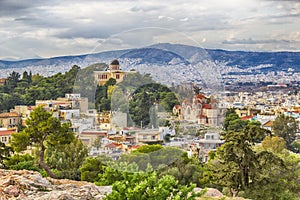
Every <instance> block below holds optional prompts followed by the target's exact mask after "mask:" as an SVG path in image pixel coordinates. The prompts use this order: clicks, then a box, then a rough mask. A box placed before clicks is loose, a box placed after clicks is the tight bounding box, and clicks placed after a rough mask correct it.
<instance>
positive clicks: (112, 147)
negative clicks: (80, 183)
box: [105, 143, 122, 149]
mask: <svg viewBox="0 0 300 200" xmlns="http://www.w3.org/2000/svg"><path fill="white" fill-rule="evenodd" d="M121 146H122V144H117V143H110V144H107V145H105V147H107V148H111V149H116V148H120V147H121Z"/></svg>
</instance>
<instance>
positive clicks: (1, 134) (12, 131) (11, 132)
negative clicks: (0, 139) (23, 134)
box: [0, 130, 16, 136]
mask: <svg viewBox="0 0 300 200" xmlns="http://www.w3.org/2000/svg"><path fill="white" fill-rule="evenodd" d="M13 133H16V131H15V130H0V136H6V135H11V134H13Z"/></svg>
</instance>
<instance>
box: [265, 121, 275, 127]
mask: <svg viewBox="0 0 300 200" xmlns="http://www.w3.org/2000/svg"><path fill="white" fill-rule="evenodd" d="M263 126H264V127H272V126H273V121H267V122H266V123H264V124H263Z"/></svg>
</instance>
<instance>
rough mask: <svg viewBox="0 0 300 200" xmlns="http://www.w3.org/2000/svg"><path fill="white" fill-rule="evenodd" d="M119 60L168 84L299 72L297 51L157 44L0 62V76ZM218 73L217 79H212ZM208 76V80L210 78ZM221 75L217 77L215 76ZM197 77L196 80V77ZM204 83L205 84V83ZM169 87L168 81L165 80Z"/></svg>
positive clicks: (49, 72) (45, 72)
mask: <svg viewBox="0 0 300 200" xmlns="http://www.w3.org/2000/svg"><path fill="white" fill-rule="evenodd" d="M116 58H117V59H118V60H119V62H120V65H121V67H122V68H123V69H125V70H129V69H136V70H138V71H141V72H142V73H150V74H152V76H157V75H158V76H159V77H158V78H157V79H158V80H161V81H162V82H163V80H165V79H166V78H170V77H169V76H170V75H172V76H174V77H172V79H173V80H172V81H171V82H178V81H180V82H181V81H195V79H196V80H198V79H199V80H198V81H201V79H203V78H204V77H206V79H207V80H208V79H212V80H211V81H212V82H213V81H215V80H216V79H219V78H220V77H223V76H224V75H232V74H234V75H245V74H246V75H251V74H252V75H255V74H261V73H263V74H264V73H265V74H266V73H269V72H292V73H298V72H300V52H246V51H226V50H221V49H204V48H200V47H196V46H188V45H183V44H170V43H158V44H154V45H151V46H146V47H144V48H133V49H126V50H115V51H106V52H99V53H93V54H85V55H75V56H61V57H53V58H45V59H42V58H41V59H28V60H20V61H5V60H0V70H1V72H2V73H1V74H0V76H1V77H6V76H7V75H8V74H9V73H11V72H12V71H13V70H14V71H17V72H19V73H22V71H24V70H27V71H32V72H33V73H39V74H41V75H45V76H50V75H53V74H55V73H58V72H62V73H63V72H65V71H67V70H69V69H70V68H71V67H72V66H73V65H78V66H80V67H82V68H85V67H87V66H89V65H91V64H94V63H107V64H109V62H110V61H111V60H113V59H116ZM216 74H217V76H215V75H216ZM210 76H211V77H210ZM218 76H220V77H218ZM197 77H199V78H197ZM207 80H206V81H207ZM166 83H168V84H170V81H166Z"/></svg>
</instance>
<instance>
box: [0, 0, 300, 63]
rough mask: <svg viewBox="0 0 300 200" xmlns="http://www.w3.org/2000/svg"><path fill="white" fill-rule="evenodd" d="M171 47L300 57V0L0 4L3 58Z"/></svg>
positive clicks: (1, 0)
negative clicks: (299, 53)
mask: <svg viewBox="0 0 300 200" xmlns="http://www.w3.org/2000/svg"><path fill="white" fill-rule="evenodd" d="M184 2H185V3H184ZM165 42H169V43H181V44H187V45H193V46H199V47H202V48H208V49H225V50H242V51H300V0H226V1H225V0H224V1H221V0H190V1H183V0H170V1H162V0H151V1H150V0H149V1H140V0H63V1H61V0H47V1H44V0H0V59H2V60H13V59H17V60H18V59H28V58H39V57H43V58H48V57H55V56H62V55H78V54H86V53H96V52H101V51H108V50H117V49H127V48H138V47H144V46H148V45H151V44H155V43H165Z"/></svg>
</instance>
